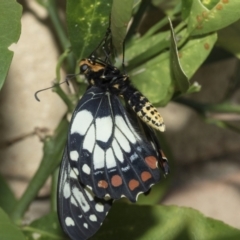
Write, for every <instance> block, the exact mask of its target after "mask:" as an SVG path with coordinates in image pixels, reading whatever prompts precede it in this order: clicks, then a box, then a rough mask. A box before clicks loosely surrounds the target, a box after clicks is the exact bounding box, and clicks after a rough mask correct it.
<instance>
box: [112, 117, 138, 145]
mask: <svg viewBox="0 0 240 240" xmlns="http://www.w3.org/2000/svg"><path fill="white" fill-rule="evenodd" d="M115 122H116V125H117V127H118V128H119V129H121V131H122V132H123V133H124V134H125V136H126V137H127V139H128V140H129V141H130V142H131V143H136V138H135V136H134V135H133V133H132V129H131V130H130V129H129V127H128V126H127V124H126V123H125V120H124V119H123V117H122V116H120V115H117V116H116V117H115ZM134 132H135V131H134Z"/></svg>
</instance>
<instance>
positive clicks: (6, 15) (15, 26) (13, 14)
mask: <svg viewBox="0 0 240 240" xmlns="http://www.w3.org/2000/svg"><path fill="white" fill-rule="evenodd" d="M21 15H22V6H21V5H20V4H19V3H17V2H16V0H8V1H6V0H0V53H1V54H0V89H1V88H2V86H3V84H4V81H5V78H6V76H7V73H8V69H9V67H10V64H11V61H12V58H13V52H12V51H10V50H9V49H8V47H9V46H10V45H11V44H12V43H16V42H17V41H18V39H19V36H20V33H21Z"/></svg>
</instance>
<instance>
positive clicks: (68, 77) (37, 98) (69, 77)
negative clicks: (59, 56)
mask: <svg viewBox="0 0 240 240" xmlns="http://www.w3.org/2000/svg"><path fill="white" fill-rule="evenodd" d="M77 75H79V74H68V75H67V76H66V79H65V80H64V81H63V82H61V83H57V84H54V85H53V86H51V87H48V88H44V89H40V90H38V91H36V92H35V94H34V97H35V99H36V100H37V101H38V102H40V99H39V97H38V96H37V95H38V93H40V92H43V91H45V90H48V89H52V88H55V87H56V86H59V85H61V84H63V83H67V85H68V86H69V80H71V79H72V78H74V77H76V76H77Z"/></svg>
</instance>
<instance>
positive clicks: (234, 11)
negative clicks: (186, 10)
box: [188, 0, 240, 35]
mask: <svg viewBox="0 0 240 240" xmlns="http://www.w3.org/2000/svg"><path fill="white" fill-rule="evenodd" d="M239 18H240V1H239V0H231V1H229V0H220V1H218V3H217V4H216V5H215V6H214V7H213V8H212V9H211V10H208V9H207V8H206V7H205V6H204V5H203V4H202V3H201V1H200V0H195V1H193V4H192V9H191V13H190V16H189V21H188V32H189V34H191V35H199V34H206V33H210V32H213V31H217V30H219V29H222V28H224V27H226V26H228V25H230V24H231V23H233V22H235V21H237V20H238V19H239Z"/></svg>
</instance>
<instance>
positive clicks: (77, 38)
mask: <svg viewBox="0 0 240 240" xmlns="http://www.w3.org/2000/svg"><path fill="white" fill-rule="evenodd" d="M111 3H112V1H111V0H105V1H99V0H88V1H79V0H68V1H67V26H68V34H69V38H70V42H71V45H72V50H73V52H74V54H75V55H76V57H77V58H78V59H82V58H84V57H88V56H89V55H90V54H91V52H92V51H93V50H94V49H95V48H96V47H97V46H98V44H99V43H100V41H101V40H102V39H103V37H104V36H105V32H106V29H107V28H108V25H109V23H108V22H109V14H110V11H111Z"/></svg>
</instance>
